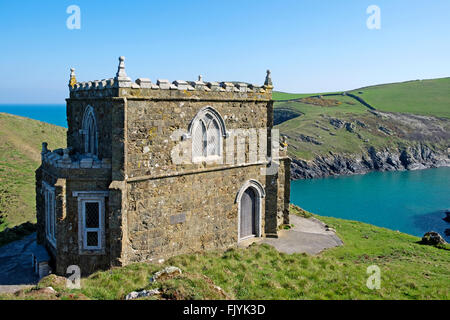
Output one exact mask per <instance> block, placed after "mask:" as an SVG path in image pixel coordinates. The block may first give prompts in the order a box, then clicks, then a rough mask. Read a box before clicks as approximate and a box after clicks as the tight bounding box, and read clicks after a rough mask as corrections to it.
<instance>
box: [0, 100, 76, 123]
mask: <svg viewBox="0 0 450 320" xmlns="http://www.w3.org/2000/svg"><path fill="white" fill-rule="evenodd" d="M0 112H6V113H11V114H15V115H17V116H22V117H26V118H31V119H35V120H40V121H43V122H48V123H51V124H55V125H57V126H61V127H64V128H67V120H66V105H65V104H50V105H49V104H46V105H43V104H0Z"/></svg>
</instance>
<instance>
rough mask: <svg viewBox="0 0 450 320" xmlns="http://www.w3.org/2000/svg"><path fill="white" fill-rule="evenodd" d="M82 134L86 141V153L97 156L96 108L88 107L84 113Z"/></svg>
mask: <svg viewBox="0 0 450 320" xmlns="http://www.w3.org/2000/svg"><path fill="white" fill-rule="evenodd" d="M82 132H83V139H84V152H85V153H87V154H92V155H97V151H98V141H97V139H98V133H97V121H96V120H95V114H94V108H92V107H91V106H88V107H87V108H86V111H85V112H84V117H83V130H82Z"/></svg>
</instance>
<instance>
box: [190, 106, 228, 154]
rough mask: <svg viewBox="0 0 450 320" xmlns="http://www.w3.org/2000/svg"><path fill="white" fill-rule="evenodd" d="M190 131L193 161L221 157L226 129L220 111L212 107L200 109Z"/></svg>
mask: <svg viewBox="0 0 450 320" xmlns="http://www.w3.org/2000/svg"><path fill="white" fill-rule="evenodd" d="M190 131H191V137H192V161H193V162H199V161H210V160H219V159H220V157H221V156H222V137H223V136H226V131H225V124H224V122H223V120H222V117H221V116H220V115H219V113H217V112H216V111H215V110H214V109H212V108H210V107H207V108H205V109H202V110H200V112H199V113H198V114H197V115H196V116H195V118H194V119H193V120H192V122H191V125H190Z"/></svg>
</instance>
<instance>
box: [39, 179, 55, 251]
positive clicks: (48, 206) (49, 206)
mask: <svg viewBox="0 0 450 320" xmlns="http://www.w3.org/2000/svg"><path fill="white" fill-rule="evenodd" d="M42 189H43V194H44V208H45V210H44V212H45V237H46V238H47V240H48V242H49V243H50V244H51V245H52V246H53V247H55V248H56V223H57V220H56V198H55V187H53V186H51V185H49V184H48V183H47V182H45V181H42Z"/></svg>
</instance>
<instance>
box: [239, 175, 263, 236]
mask: <svg viewBox="0 0 450 320" xmlns="http://www.w3.org/2000/svg"><path fill="white" fill-rule="evenodd" d="M264 197H265V192H264V187H263V186H262V185H261V184H260V183H259V182H258V181H256V180H248V181H247V182H245V183H244V185H243V186H242V187H241V188H240V190H239V192H238V194H237V196H236V203H237V204H238V241H240V240H244V239H247V238H250V237H260V236H261V222H262V220H261V219H262V209H263V208H262V205H263V204H262V198H264Z"/></svg>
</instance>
